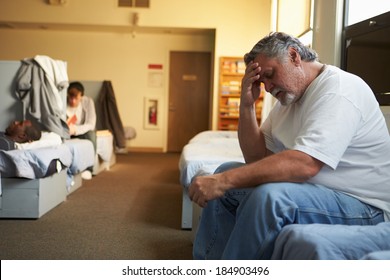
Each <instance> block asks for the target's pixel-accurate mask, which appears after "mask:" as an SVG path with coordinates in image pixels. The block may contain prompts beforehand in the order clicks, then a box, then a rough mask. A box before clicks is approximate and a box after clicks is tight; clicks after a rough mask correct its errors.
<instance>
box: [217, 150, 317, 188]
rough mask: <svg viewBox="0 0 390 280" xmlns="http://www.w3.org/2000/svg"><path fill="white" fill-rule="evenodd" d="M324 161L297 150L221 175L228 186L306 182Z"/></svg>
mask: <svg viewBox="0 0 390 280" xmlns="http://www.w3.org/2000/svg"><path fill="white" fill-rule="evenodd" d="M322 166H323V163H322V162H320V161H318V160H316V159H314V158H312V157H311V156H309V155H307V154H305V153H303V152H300V151H295V150H289V151H284V152H281V153H278V154H275V155H272V156H269V157H266V158H264V159H262V160H259V161H256V162H253V163H250V164H247V165H244V166H242V167H239V168H236V169H231V170H228V171H226V172H224V173H222V174H221V175H222V176H223V177H224V178H223V181H224V182H225V184H226V185H227V186H228V188H229V189H230V188H248V187H255V186H258V185H260V184H264V183H272V182H305V181H307V180H308V179H310V178H311V177H313V176H315V175H316V174H317V173H318V172H319V171H320V169H321V168H322Z"/></svg>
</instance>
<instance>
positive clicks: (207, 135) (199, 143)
mask: <svg viewBox="0 0 390 280" xmlns="http://www.w3.org/2000/svg"><path fill="white" fill-rule="evenodd" d="M229 161H238V162H244V157H243V155H242V152H241V149H240V145H239V142H238V137H237V132H236V131H218V130H208V131H204V132H201V133H199V134H197V135H195V136H194V137H193V138H192V139H191V140H190V141H189V142H188V144H187V145H185V146H184V148H183V150H182V153H181V155H180V159H179V170H180V183H181V185H182V186H183V196H182V199H183V201H182V218H181V227H182V228H183V229H191V228H193V227H194V226H196V222H197V218H196V216H195V219H193V214H196V213H199V211H198V212H197V211H195V212H193V205H192V201H191V200H190V198H189V196H188V187H189V185H190V184H191V181H192V178H194V177H195V176H200V175H209V174H213V173H214V171H215V170H216V169H217V168H218V166H219V165H221V164H222V163H224V162H229ZM193 221H194V222H195V224H193Z"/></svg>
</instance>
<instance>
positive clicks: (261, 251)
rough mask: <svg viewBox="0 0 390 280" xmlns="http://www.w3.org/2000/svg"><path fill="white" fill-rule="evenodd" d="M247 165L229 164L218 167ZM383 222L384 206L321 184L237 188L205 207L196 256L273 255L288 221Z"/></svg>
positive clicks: (213, 257)
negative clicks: (374, 205)
mask: <svg viewBox="0 0 390 280" xmlns="http://www.w3.org/2000/svg"><path fill="white" fill-rule="evenodd" d="M242 164H243V163H237V162H229V163H225V164H222V165H221V166H220V167H219V168H218V169H217V170H216V172H223V171H226V170H228V169H231V168H236V167H239V166H241V165H242ZM383 221H384V217H383V212H382V210H380V209H378V208H375V207H372V206H370V205H367V204H365V203H363V202H361V201H359V200H358V199H356V198H353V197H351V196H349V195H346V194H343V193H341V192H337V191H334V190H331V189H329V188H326V187H323V186H319V185H314V184H308V183H288V182H286V183H284V182H282V183H268V184H263V185H260V186H257V187H255V188H248V189H233V190H230V191H228V192H226V193H225V195H224V196H223V197H221V198H219V199H215V200H212V201H209V202H208V205H207V207H205V208H204V209H203V211H202V217H201V220H200V223H199V227H198V232H197V234H196V238H195V242H194V248H193V257H194V259H270V258H271V255H272V252H273V248H274V243H275V240H276V237H277V236H278V234H279V232H280V231H281V229H282V228H283V227H284V226H285V225H288V224H312V223H322V224H346V225H374V224H377V223H380V222H383Z"/></svg>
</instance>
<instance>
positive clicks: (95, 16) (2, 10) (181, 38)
mask: <svg viewBox="0 0 390 280" xmlns="http://www.w3.org/2000/svg"><path fill="white" fill-rule="evenodd" d="M66 1H67V3H66V5H64V6H51V5H48V4H46V3H47V2H48V1H46V0H1V1H0V21H1V22H16V23H25V22H27V23H40V24H41V23H42V24H48V25H50V24H63V25H65V29H67V30H61V31H59V30H53V29H50V28H49V29H46V30H42V29H41V30H40V29H26V28H24V29H18V28H17V29H9V28H0V42H1V44H0V60H20V59H23V58H25V57H32V56H35V55H37V54H41V55H48V56H50V57H52V58H56V59H61V60H65V61H67V62H68V74H69V78H70V79H71V80H111V81H112V83H113V86H114V90H115V93H116V97H117V101H118V106H119V112H120V114H121V117H122V121H123V124H124V125H125V126H132V127H134V128H135V129H136V130H137V138H136V139H134V140H132V141H130V142H129V143H128V145H129V147H131V148H157V149H162V150H165V149H166V138H167V111H168V73H169V52H170V51H177V50H187V51H210V52H213V53H214V59H215V60H214V62H215V63H216V65H217V63H218V60H219V57H220V56H241V55H243V54H244V53H245V52H247V51H248V50H249V49H250V48H251V47H252V46H253V44H254V43H255V42H256V41H257V40H258V39H260V38H261V37H262V36H264V35H265V34H267V33H268V32H269V31H270V10H271V0H213V1H209V0H185V1H183V0H151V1H150V2H151V7H150V8H149V9H141V8H139V9H131V8H118V7H117V0H66ZM134 12H137V13H138V15H139V26H142V27H167V28H169V27H172V28H202V29H203V28H204V29H210V30H215V32H208V33H203V34H199V35H194V34H192V35H190V34H182V33H180V34H175V33H173V34H168V33H167V34H163V33H158V34H157V33H142V32H136V35H135V37H133V36H132V34H131V21H132V15H133V13H134ZM66 26H67V27H66ZM85 26H95V29H96V27H99V26H101V27H102V28H101V29H102V30H103V28H106V27H107V26H111V27H114V28H113V30H112V31H99V30H97V31H80V30H78V29H80V28H81V27H85ZM97 29H99V28H97ZM151 63H153V64H162V65H163V79H164V83H163V86H162V87H160V88H155V87H150V86H148V79H147V77H148V73H149V71H148V69H147V65H148V64H151ZM189 67H190V66H189ZM211 94H212V95H213V100H214V104H213V116H212V123H213V127H216V110H217V94H218V67H217V66H216V67H215V71H214V86H213V92H212V93H211ZM145 96H160V97H161V100H162V104H161V106H162V108H163V110H162V111H163V114H162V115H161V121H162V124H161V129H160V130H145V129H144V127H143V100H144V97H145Z"/></svg>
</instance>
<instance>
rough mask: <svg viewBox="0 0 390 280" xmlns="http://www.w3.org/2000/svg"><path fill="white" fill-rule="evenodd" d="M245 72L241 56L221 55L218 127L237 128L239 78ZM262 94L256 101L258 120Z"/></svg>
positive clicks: (224, 128) (225, 128)
mask: <svg viewBox="0 0 390 280" xmlns="http://www.w3.org/2000/svg"><path fill="white" fill-rule="evenodd" d="M244 73H245V63H244V60H243V59H242V58H241V57H221V58H220V65H219V94H218V99H219V110H218V129H219V130H237V129H238V117H239V108H240V93H241V80H242V77H243V76H244ZM262 88H263V90H262V92H263V93H262V94H261V95H260V98H259V100H258V101H257V102H256V115H257V119H258V121H259V122H260V118H261V108H262V100H263V95H264V87H262Z"/></svg>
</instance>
